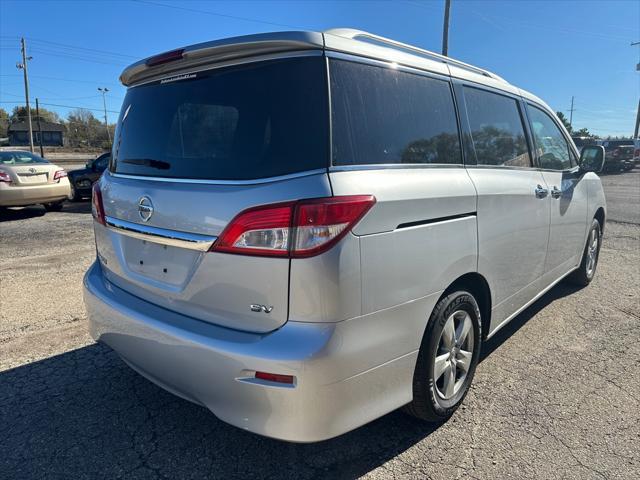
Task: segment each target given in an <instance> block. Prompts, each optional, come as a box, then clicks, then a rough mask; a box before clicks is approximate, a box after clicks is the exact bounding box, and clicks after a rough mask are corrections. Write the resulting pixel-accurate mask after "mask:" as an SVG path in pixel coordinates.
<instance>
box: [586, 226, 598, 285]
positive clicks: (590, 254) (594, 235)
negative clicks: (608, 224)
mask: <svg viewBox="0 0 640 480" xmlns="http://www.w3.org/2000/svg"><path fill="white" fill-rule="evenodd" d="M598 242H599V238H598V229H597V228H593V229H592V230H591V233H590V234H589V242H588V244H587V277H589V278H591V277H592V276H593V273H594V271H595V269H596V262H597V261H598Z"/></svg>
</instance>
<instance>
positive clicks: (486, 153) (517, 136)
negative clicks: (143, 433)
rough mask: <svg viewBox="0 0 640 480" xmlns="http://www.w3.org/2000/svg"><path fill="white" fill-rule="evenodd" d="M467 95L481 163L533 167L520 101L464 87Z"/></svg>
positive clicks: (472, 133)
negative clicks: (519, 106) (519, 105)
mask: <svg viewBox="0 0 640 480" xmlns="http://www.w3.org/2000/svg"><path fill="white" fill-rule="evenodd" d="M464 98H465V103H466V105H467V116H468V118H469V124H470V127H471V138H472V140H473V147H474V150H475V154H476V161H477V164H478V165H496V166H507V167H530V166H531V157H530V156H529V148H528V146H527V140H526V137H525V134H524V126H523V124H522V117H521V116H520V109H519V108H518V103H517V102H516V101H515V100H514V99H512V98H509V97H505V96H504V95H499V94H497V93H492V92H488V91H485V90H479V89H477V88H471V87H465V88H464Z"/></svg>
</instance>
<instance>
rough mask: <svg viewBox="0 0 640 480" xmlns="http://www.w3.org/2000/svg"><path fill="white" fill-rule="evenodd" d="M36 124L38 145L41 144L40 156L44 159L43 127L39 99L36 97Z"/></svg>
mask: <svg viewBox="0 0 640 480" xmlns="http://www.w3.org/2000/svg"><path fill="white" fill-rule="evenodd" d="M36 122H38V140H39V142H38V143H40V156H41V157H42V158H44V149H43V148H42V125H40V104H39V103H38V97H36Z"/></svg>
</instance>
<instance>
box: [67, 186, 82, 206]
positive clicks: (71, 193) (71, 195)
mask: <svg viewBox="0 0 640 480" xmlns="http://www.w3.org/2000/svg"><path fill="white" fill-rule="evenodd" d="M69 189H70V190H69V195H68V196H67V198H68V199H69V201H70V202H77V201H79V200H80V196H79V195H78V191H77V190H76V186H75V184H74V183H73V182H69Z"/></svg>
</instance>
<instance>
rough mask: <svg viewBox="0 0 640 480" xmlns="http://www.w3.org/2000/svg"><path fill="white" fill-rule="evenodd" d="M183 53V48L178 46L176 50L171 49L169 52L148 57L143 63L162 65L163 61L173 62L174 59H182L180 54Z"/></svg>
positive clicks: (152, 65) (149, 65) (148, 65)
mask: <svg viewBox="0 0 640 480" xmlns="http://www.w3.org/2000/svg"><path fill="white" fill-rule="evenodd" d="M183 54H184V48H180V49H178V50H171V51H170V52H165V53H161V54H160V55H156V56H154V57H151V58H149V59H148V60H147V61H146V62H145V64H146V65H147V67H155V66H156V65H162V64H163V63H169V62H173V61H175V60H180V59H182V55H183Z"/></svg>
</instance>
